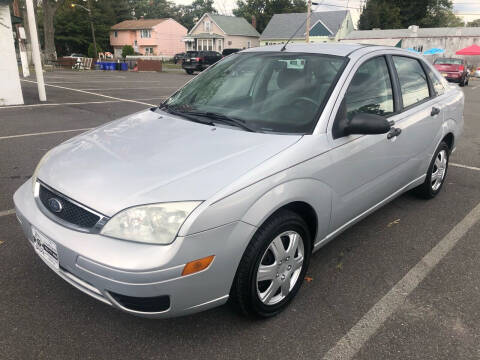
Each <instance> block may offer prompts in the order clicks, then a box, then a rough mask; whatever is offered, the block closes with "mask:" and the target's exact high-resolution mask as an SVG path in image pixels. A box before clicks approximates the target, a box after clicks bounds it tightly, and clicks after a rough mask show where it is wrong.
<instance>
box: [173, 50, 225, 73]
mask: <svg viewBox="0 0 480 360" xmlns="http://www.w3.org/2000/svg"><path fill="white" fill-rule="evenodd" d="M221 58H222V54H220V53H218V52H216V51H187V53H186V54H185V59H183V62H182V68H183V69H184V70H185V71H186V72H187V74H193V72H194V71H203V70H205V69H206V68H208V67H209V66H210V65H213V64H215V63H216V62H217V61H218V60H220V59H221Z"/></svg>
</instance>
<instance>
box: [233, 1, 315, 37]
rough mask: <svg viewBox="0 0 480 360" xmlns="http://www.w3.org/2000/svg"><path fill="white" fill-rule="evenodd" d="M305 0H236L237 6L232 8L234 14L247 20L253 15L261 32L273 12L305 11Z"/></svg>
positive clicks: (249, 20)
mask: <svg viewBox="0 0 480 360" xmlns="http://www.w3.org/2000/svg"><path fill="white" fill-rule="evenodd" d="M306 11H307V2H306V1H305V0H271V1H260V0H237V8H236V9H235V10H233V14H234V15H235V16H240V17H244V18H245V19H246V20H247V21H248V22H251V21H252V16H255V18H256V21H257V31H258V32H259V33H261V32H262V31H263V30H264V29H265V28H266V27H267V24H268V22H269V21H270V19H271V18H272V16H273V15H274V14H283V13H294V12H299V13H302V12H306Z"/></svg>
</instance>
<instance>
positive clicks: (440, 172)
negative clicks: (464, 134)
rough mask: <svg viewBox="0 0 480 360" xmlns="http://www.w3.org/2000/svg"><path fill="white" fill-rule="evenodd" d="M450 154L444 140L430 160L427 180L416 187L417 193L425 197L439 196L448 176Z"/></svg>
mask: <svg viewBox="0 0 480 360" xmlns="http://www.w3.org/2000/svg"><path fill="white" fill-rule="evenodd" d="M449 156H450V148H449V147H448V145H447V144H446V143H445V142H444V141H442V142H441V143H440V145H439V146H438V148H437V150H436V151H435V155H434V156H433V159H432V161H431V162H430V167H429V168H428V172H427V177H426V178H425V182H424V183H423V184H422V185H420V186H419V187H417V188H415V193H416V195H418V196H420V197H422V198H424V199H432V198H434V197H435V196H437V194H438V193H439V192H440V190H441V189H442V186H443V183H444V182H445V177H446V176H447V170H448V160H449Z"/></svg>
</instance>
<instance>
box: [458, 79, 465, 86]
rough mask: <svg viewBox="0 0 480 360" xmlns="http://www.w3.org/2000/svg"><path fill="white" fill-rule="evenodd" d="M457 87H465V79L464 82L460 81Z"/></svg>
mask: <svg viewBox="0 0 480 360" xmlns="http://www.w3.org/2000/svg"><path fill="white" fill-rule="evenodd" d="M458 85H459V86H460V87H464V86H465V79H464V80H460V82H459V83H458Z"/></svg>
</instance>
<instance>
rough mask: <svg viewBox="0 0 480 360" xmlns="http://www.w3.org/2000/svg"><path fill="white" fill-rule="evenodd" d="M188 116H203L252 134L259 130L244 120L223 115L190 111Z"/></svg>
mask: <svg viewBox="0 0 480 360" xmlns="http://www.w3.org/2000/svg"><path fill="white" fill-rule="evenodd" d="M186 114H188V115H194V116H203V117H206V118H209V119H212V120H215V121H216V122H220V123H222V124H226V125H230V126H236V127H238V128H241V129H243V130H245V131H250V132H257V129H255V128H253V127H251V126H250V125H247V124H246V123H245V121H244V120H241V119H237V118H234V117H231V116H227V115H223V114H218V113H214V112H209V111H207V112H196V111H188V112H186Z"/></svg>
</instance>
